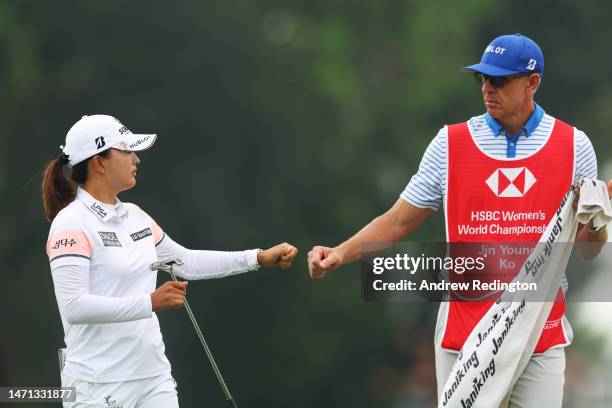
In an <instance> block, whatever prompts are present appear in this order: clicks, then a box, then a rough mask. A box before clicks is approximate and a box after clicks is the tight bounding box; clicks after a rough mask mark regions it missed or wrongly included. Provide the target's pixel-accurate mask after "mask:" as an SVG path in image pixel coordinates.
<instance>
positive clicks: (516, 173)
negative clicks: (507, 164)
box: [485, 167, 536, 197]
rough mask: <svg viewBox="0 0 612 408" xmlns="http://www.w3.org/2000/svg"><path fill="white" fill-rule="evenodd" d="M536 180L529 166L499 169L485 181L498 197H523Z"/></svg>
mask: <svg viewBox="0 0 612 408" xmlns="http://www.w3.org/2000/svg"><path fill="white" fill-rule="evenodd" d="M535 182H536V178H535V176H534V175H533V173H532V172H531V171H529V169H528V168H527V167H514V168H511V169H497V170H495V171H494V172H493V174H491V175H490V176H489V178H488V179H487V180H486V181H485V183H487V186H489V188H490V189H491V191H493V193H494V194H495V195H496V196H498V197H523V196H524V195H525V194H526V193H527V192H528V191H529V189H530V188H531V187H532V186H533V185H534V184H535Z"/></svg>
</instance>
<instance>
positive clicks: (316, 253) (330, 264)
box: [308, 246, 342, 279]
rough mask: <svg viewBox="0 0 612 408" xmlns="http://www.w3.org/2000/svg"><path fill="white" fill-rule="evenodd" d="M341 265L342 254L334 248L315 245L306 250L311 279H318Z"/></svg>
mask: <svg viewBox="0 0 612 408" xmlns="http://www.w3.org/2000/svg"><path fill="white" fill-rule="evenodd" d="M340 265H342V256H341V255H340V252H339V251H337V250H336V249H334V248H328V247H323V246H316V247H314V248H312V251H310V252H308V270H309V271H310V277H311V278H312V279H320V278H322V277H324V276H325V274H326V273H327V272H329V271H331V270H334V269H336V268H337V267H339V266H340Z"/></svg>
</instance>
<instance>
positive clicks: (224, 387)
mask: <svg viewBox="0 0 612 408" xmlns="http://www.w3.org/2000/svg"><path fill="white" fill-rule="evenodd" d="M170 276H172V279H173V280H174V281H177V282H178V279H177V278H176V275H174V272H173V271H172V270H170ZM185 310H186V311H187V314H188V315H189V318H190V319H191V323H192V324H193V327H194V329H195V331H196V333H197V335H198V338H199V339H200V342H201V343H202V347H204V351H205V352H206V356H207V357H208V360H209V361H210V364H211V365H212V368H213V371H214V372H215V375H216V376H217V380H219V385H221V389H222V390H223V394H225V399H226V400H227V401H228V402H229V403H230V406H231V407H232V408H238V406H237V405H236V402H235V401H234V399H233V398H232V396H231V395H230V392H229V389H228V388H227V385H226V384H225V381H224V380H223V376H221V371H219V367H217V363H216V362H215V359H214V358H213V356H212V353H211V352H210V349H209V348H208V344H206V340H204V335H203V334H202V331H201V330H200V326H199V325H198V322H197V321H196V318H195V316H194V315H193V312H192V311H191V307H189V303H188V302H187V299H185Z"/></svg>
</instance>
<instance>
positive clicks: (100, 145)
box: [96, 136, 106, 149]
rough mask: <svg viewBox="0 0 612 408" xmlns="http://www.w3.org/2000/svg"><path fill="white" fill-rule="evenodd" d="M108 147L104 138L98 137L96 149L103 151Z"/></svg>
mask: <svg viewBox="0 0 612 408" xmlns="http://www.w3.org/2000/svg"><path fill="white" fill-rule="evenodd" d="M104 146H106V142H105V141H104V136H100V137H96V148H97V149H101V148H103V147H104Z"/></svg>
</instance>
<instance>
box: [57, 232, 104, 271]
mask: <svg viewBox="0 0 612 408" xmlns="http://www.w3.org/2000/svg"><path fill="white" fill-rule="evenodd" d="M46 249H47V256H48V257H49V263H50V264H51V269H53V268H57V267H58V266H63V265H89V261H90V259H91V254H92V251H93V243H92V241H91V238H90V237H89V236H88V235H87V233H85V231H83V230H82V229H78V228H69V227H59V228H54V229H53V230H52V232H51V234H50V235H49V239H48V241H47V248H46Z"/></svg>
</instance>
